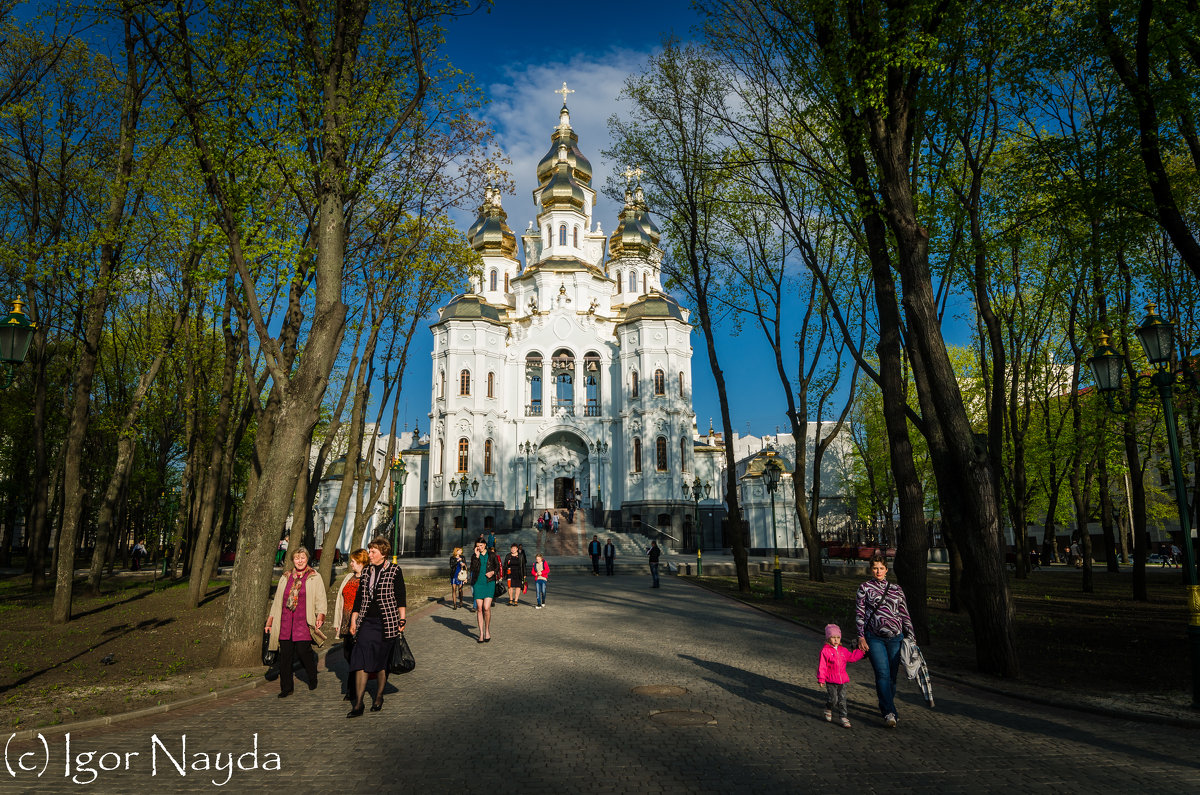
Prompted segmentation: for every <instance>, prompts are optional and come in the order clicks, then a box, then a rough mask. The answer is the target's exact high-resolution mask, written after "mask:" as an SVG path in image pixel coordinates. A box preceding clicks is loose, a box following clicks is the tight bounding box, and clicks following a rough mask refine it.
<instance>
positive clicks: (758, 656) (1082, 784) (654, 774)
mask: <svg viewBox="0 0 1200 795" xmlns="http://www.w3.org/2000/svg"><path fill="white" fill-rule="evenodd" d="M648 585H649V577H648V576H646V575H640V576H634V575H619V576H616V577H603V576H601V577H593V576H590V575H573V576H562V577H560V578H558V579H556V580H554V581H552V583H551V586H550V598H549V606H548V607H547V608H546V609H544V610H534V609H533V607H532V605H531V604H526V603H524V602H523V603H522V605H521V606H520V607H515V608H514V607H508V606H506V605H498V606H497V607H496V608H495V616H494V618H493V624H492V632H493V636H494V639H493V641H492V642H491V643H486V644H479V643H476V642H475V637H474V635H475V619H474V616H473V615H472V614H471V613H469V612H467V611H465V610H459V611H452V610H450V609H448V608H446V607H444V606H441V605H438V606H436V607H434V608H432V609H427V610H423V611H421V612H420V613H419V614H417V615H416V616H415V617H414V619H413V620H412V621H411V623H410V625H409V631H408V637H409V640H410V643H411V645H412V647H413V651H414V654H415V655H416V658H417V663H418V666H417V670H416V671H414V672H412V673H410V674H407V675H405V676H402V677H393V678H392V680H391V683H390V685H394V687H395V689H394V690H393V688H392V687H391V686H389V692H388V694H387V696H386V706H385V707H384V709H383V711H382V712H379V713H371V712H367V713H366V714H365V715H364V716H363V717H361V718H357V719H354V720H347V719H346V718H345V717H344V716H345V713H346V710H347V706H346V704H345V702H343V701H341V700H340V696H341V691H340V681H339V680H341V679H343V678H344V665H343V664H342V662H341V654H340V652H338V651H335V652H333V653H332V654H330V655H329V657H328V662H329V663H330V664H332V665H333V667H334V670H332V671H329V670H326V671H323V672H322V674H321V678H320V687H318V689H317V690H316V691H315V692H311V693H310V692H309V691H307V690H305V689H304V688H303V684H300V689H299V690H297V692H296V694H295V695H294V696H293V697H291V698H289V699H286V700H280V699H277V698H276V697H275V694H276V692H277V691H276V690H275V689H274V687H271V688H265V689H259V690H255V691H250V692H247V693H243V694H240V695H237V696H231V697H229V698H227V699H222V700H220V701H219V702H217V703H216V704H215V705H210V706H206V707H197V708H194V709H189V710H180V711H177V712H171V713H167V714H165V715H161V716H158V717H156V718H147V719H142V720H140V721H139V722H136V723H122V724H120V725H119V726H117V727H113V728H111V729H109V730H108V731H107V732H103V733H102V732H95V731H93V732H90V733H87V734H79V733H75V734H72V736H71V757H72V760H71V761H70V764H71V775H73V776H77V777H78V779H79V780H80V781H86V780H88V779H90V778H91V777H92V774H90V773H87V772H85V771H84V770H79V768H81V767H82V768H85V769H87V768H98V767H99V766H100V765H105V766H107V767H115V768H117V769H115V770H111V771H108V772H102V771H99V770H98V769H97V772H96V774H95V775H96V778H97V780H96V781H95V782H93V783H91V784H90V785H89V786H87V787H79V786H77V785H75V784H73V783H71V780H70V777H69V776H67V775H65V767H64V766H65V764H67V761H68V760H67V759H66V754H65V751H66V744H65V738H64V737H63V736H62V735H61V734H49V733H48V734H47V735H46V736H45V745H44V746H43V744H42V743H40V742H33V743H23V744H20V745H19V746H18V745H17V744H13V745H12V746H11V747H10V748H8V749H7V756H6V761H7V763H8V764H9V765H10V766H11V767H12V769H13V770H15V771H16V772H17V773H18V776H19V777H16V778H14V777H13V776H11V775H10V773H9V772H8V770H7V769H3V770H0V791H13V790H30V791H32V790H34V789H36V790H37V791H42V792H45V791H67V790H70V791H85V790H86V791H96V792H130V791H151V790H154V791H162V792H177V791H209V792H211V791H214V790H216V789H217V787H216V786H214V784H213V781H214V780H215V781H217V782H219V783H220V782H227V783H225V784H224V786H223V787H222V788H221V789H225V790H233V791H237V792H243V791H262V790H266V789H270V790H273V791H276V792H278V791H281V790H284V789H287V790H289V791H293V792H316V791H333V792H339V791H344V792H471V793H474V792H484V791H503V792H524V791H529V792H547V793H549V792H601V793H622V792H631V793H633V792H637V793H642V792H651V793H657V792H747V793H749V792H754V793H763V792H767V793H783V792H806V791H816V790H830V791H845V792H876V791H880V792H882V791H889V792H895V791H912V792H931V791H935V792H970V793H978V792H998V791H1013V790H1021V791H1025V790H1034V791H1054V792H1083V791H1087V792H1130V791H1136V790H1142V791H1147V792H1149V791H1153V792H1189V793H1192V792H1196V791H1197V790H1198V789H1200V763H1198V762H1197V752H1196V750H1195V749H1196V747H1197V743H1198V741H1200V731H1197V730H1189V729H1179V728H1173V727H1165V726H1157V725H1147V724H1144V723H1133V722H1127V721H1120V720H1113V719H1108V718H1102V717H1096V716H1092V715H1087V714H1083V713H1076V712H1072V711H1065V710H1058V709H1054V708H1049V707H1037V706H1031V705H1030V704H1028V703H1025V702H1019V701H1013V700H1008V699H1005V698H1002V697H996V696H991V695H988V694H985V693H980V692H978V691H975V690H971V689H966V688H963V689H959V688H957V687H955V686H952V685H941V686H939V687H938V691H937V696H938V698H937V703H938V708H937V709H936V710H929V709H927V708H926V707H924V706H923V705H922V704H921V702H920V697H919V695H918V694H917V692H916V690H915V688H914V687H912V686H911V685H910V683H907V682H905V683H904V684H903V685H902V686H901V693H900V695H899V697H898V702H899V706H900V717H901V722H900V726H899V728H897V729H895V730H887V729H884V728H883V727H882V725H881V722H880V720H879V717H878V715H877V714H875V710H874V708H873V706H872V705H873V703H874V689H873V687H872V686H870V684H869V682H870V680H871V669H870V665H869V663H867V662H866V661H863V662H861V663H856V664H854V665H852V666H851V668H850V671H851V676H852V678H853V680H854V684H853V685H852V686H851V690H850V704H851V720H852V721H853V722H854V728H853V729H850V730H846V729H843V728H841V727H839V726H836V725H830V724H827V723H825V722H824V721H823V720H822V719H821V717H820V711H821V706H822V703H823V693H819V692H818V690H817V687H816V682H815V661H816V658H817V653H818V650H819V647H820V642H821V641H820V639H819V638H818V637H817V636H816V635H814V634H812V633H811V632H808V631H806V630H803V629H802V628H798V627H795V626H793V625H790V624H788V623H786V622H783V621H779V620H777V619H774V618H772V617H770V616H768V615H765V614H763V613H761V612H759V611H756V610H753V609H750V608H748V607H746V606H744V605H741V604H739V603H736V602H732V601H728V600H725V599H723V598H718V597H715V596H713V595H711V594H709V593H707V592H706V591H704V590H702V589H699V588H696V587H695V586H692V585H689V584H688V583H686V582H682V581H679V580H675V579H673V578H667V577H664V578H663V587H662V588H661V589H658V590H652V589H650V588H648V587H647V586H648ZM1047 664H1053V665H1069V664H1070V661H1067V660H1058V661H1051V662H1048V663H1047ZM935 675H936V672H935ZM298 684H299V683H298ZM662 685H667V686H675V687H679V688H683V689H684V690H685V691H686V692H683V693H682V694H679V695H644V694H639V693H637V692H635V688H638V687H643V686H662ZM372 686H373V685H368V687H369V688H370V687H372ZM680 724H696V725H680ZM255 733H257V735H258V758H257V761H258V765H259V767H260V768H261V767H262V766H263V765H265V764H274V759H273V758H272V757H271V756H269V754H278V760H279V761H278V765H279V767H280V769H279V770H278V771H275V770H271V771H263V770H261V769H259V770H250V771H244V770H239V769H237V763H238V760H239V756H240V755H242V754H248V753H249V752H250V751H251V750H252V748H253V738H254V735H255ZM185 736H186V753H187V758H186V764H187V765H188V770H187V774H186V776H181V775H180V774H179V772H178V771H177V769H176V768H175V766H174V765H173V763H172V762H171V760H170V759H168V758H167V756H166V753H165V751H169V752H171V753H172V754H173V755H174V756H175V758H176V759H181V757H182V756H183V754H182V745H183V742H184V740H183V738H184V737H185ZM154 737H157V738H158V741H159V742H160V743H161V744H162V747H157V746H156V745H155V741H154ZM156 748H157V751H156ZM164 748H165V751H164V750H163V749H164ZM46 749H48V755H49V760H48V761H49V764H48V767H47V769H46V771H45V773H44V774H43V775H42V776H41V777H40V778H35V775H36V770H34V771H33V772H22V771H21V770H19V765H21V764H24V765H25V766H26V767H33V768H36V769H41V766H42V762H43V757H44V756H45V755H46ZM89 751H92V752H95V755H94V756H92V757H90V759H89V758H85V760H84V761H83V762H82V763H80V762H79V761H78V760H79V755H80V754H81V753H87V752H89ZM21 753H29V754H30V755H29V756H27V757H20V756H19V754H21ZM101 754H107V756H101ZM129 754H135V755H129ZM230 754H232V760H233V763H234V764H233V768H234V769H233V770H232V773H230V772H229V769H228V768H229V761H230V757H229V755H230ZM205 755H207V756H205ZM181 761H182V760H181ZM206 761H207V763H208V764H209V765H210V766H212V767H217V766H220V767H221V769H220V770H208V771H202V770H196V769H195V767H196V766H198V765H199V766H203V765H204V763H205V762H206ZM252 761H253V759H252V756H250V755H247V756H244V757H241V762H242V764H243V765H249V764H250V763H251V762H252ZM155 763H156V764H157V774H155V773H154V769H153V768H152V764H155Z"/></svg>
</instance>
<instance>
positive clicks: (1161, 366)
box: [1088, 304, 1200, 709]
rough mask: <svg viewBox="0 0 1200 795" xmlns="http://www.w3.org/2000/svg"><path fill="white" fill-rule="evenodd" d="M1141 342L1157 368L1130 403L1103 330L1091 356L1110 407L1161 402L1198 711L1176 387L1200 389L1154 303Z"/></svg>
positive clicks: (1196, 638) (1199, 625)
mask: <svg viewBox="0 0 1200 795" xmlns="http://www.w3.org/2000/svg"><path fill="white" fill-rule="evenodd" d="M1136 331H1137V336H1138V340H1139V341H1140V342H1141V344H1142V348H1143V349H1145V352H1146V359H1147V360H1149V362H1150V364H1151V366H1153V367H1154V372H1153V373H1152V374H1150V375H1139V376H1137V377H1136V378H1135V379H1134V380H1133V383H1131V384H1130V389H1129V403H1128V406H1126V405H1122V404H1121V403H1120V402H1119V401H1116V400H1114V398H1115V396H1116V394H1117V393H1118V391H1119V390H1120V389H1121V376H1122V375H1123V373H1124V369H1125V357H1124V356H1122V355H1121V354H1119V353H1117V352H1116V351H1115V350H1114V349H1113V348H1112V346H1111V345H1109V341H1108V334H1105V333H1103V332H1101V334H1100V338H1099V340H1098V341H1097V345H1096V352H1095V354H1094V355H1093V356H1092V357H1091V358H1090V359H1088V365H1089V366H1090V367H1091V370H1092V375H1093V377H1094V378H1095V380H1096V386H1097V388H1099V390H1100V394H1102V395H1103V396H1104V401H1105V403H1106V404H1107V405H1108V407H1109V409H1111V410H1113V411H1116V412H1120V413H1128V412H1130V411H1132V410H1133V409H1134V407H1135V406H1136V405H1137V402H1138V400H1139V399H1145V398H1148V397H1152V396H1153V394H1154V393H1155V392H1157V393H1158V397H1159V399H1160V401H1161V402H1162V407H1163V421H1164V425H1166V430H1167V447H1168V449H1169V450H1170V453H1171V468H1172V470H1173V475H1174V480H1175V500H1176V503H1177V507H1178V510H1179V528H1180V530H1181V531H1182V532H1183V547H1184V558H1185V571H1186V577H1187V592H1188V630H1187V634H1188V645H1189V647H1190V650H1191V657H1192V707H1193V708H1194V709H1200V581H1198V579H1197V572H1196V557H1195V550H1194V548H1193V545H1192V527H1191V519H1190V516H1189V514H1188V498H1187V485H1186V481H1185V480H1184V479H1183V464H1182V461H1181V457H1180V454H1179V436H1178V434H1177V433H1176V431H1175V406H1174V400H1173V398H1174V391H1175V389H1177V388H1179V389H1188V390H1191V391H1193V392H1196V391H1200V381H1198V380H1197V377H1196V374H1195V373H1194V372H1192V371H1191V370H1190V369H1188V368H1186V367H1184V368H1183V369H1180V370H1178V371H1176V370H1175V369H1174V368H1173V361H1174V352H1175V335H1174V324H1172V323H1171V322H1170V321H1168V320H1164V319H1163V318H1162V317H1160V316H1159V314H1158V312H1156V311H1155V306H1154V304H1148V305H1147V306H1146V317H1145V318H1144V319H1143V320H1142V322H1141V324H1140V325H1139V326H1138V327H1137V329H1136Z"/></svg>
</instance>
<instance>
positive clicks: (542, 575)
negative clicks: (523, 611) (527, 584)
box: [531, 554, 550, 610]
mask: <svg viewBox="0 0 1200 795" xmlns="http://www.w3.org/2000/svg"><path fill="white" fill-rule="evenodd" d="M531 573H532V574H533V586H534V588H536V589H537V609H538V610H541V609H542V605H544V604H546V580H548V579H549V578H550V564H549V563H547V562H546V559H545V558H543V557H542V556H541V555H540V554H539V555H538V556H537V557H535V558H534V559H533V569H532V570H531Z"/></svg>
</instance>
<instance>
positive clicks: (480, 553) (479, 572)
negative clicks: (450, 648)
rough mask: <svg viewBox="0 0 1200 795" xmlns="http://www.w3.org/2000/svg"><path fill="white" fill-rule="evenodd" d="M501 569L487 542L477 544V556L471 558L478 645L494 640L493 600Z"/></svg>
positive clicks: (472, 590)
mask: <svg viewBox="0 0 1200 795" xmlns="http://www.w3.org/2000/svg"><path fill="white" fill-rule="evenodd" d="M499 575H500V567H499V565H498V564H497V562H496V556H495V555H492V554H489V553H488V549H487V543H486V542H485V541H482V540H480V541H476V542H475V554H474V555H472V556H471V577H470V581H471V595H472V596H473V597H474V598H475V623H477V624H478V625H479V637H478V638H477V639H476V640H475V642H476V643H487V642H488V641H489V640H491V639H492V599H493V598H495V596H496V582H497V579H496V578H497V577H498V576H499Z"/></svg>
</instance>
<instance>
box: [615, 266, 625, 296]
mask: <svg viewBox="0 0 1200 795" xmlns="http://www.w3.org/2000/svg"><path fill="white" fill-rule="evenodd" d="M624 285H625V281H624V280H623V279H622V278H621V272H620V271H617V295H620V294H621V288H622V287H623V286H624Z"/></svg>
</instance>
